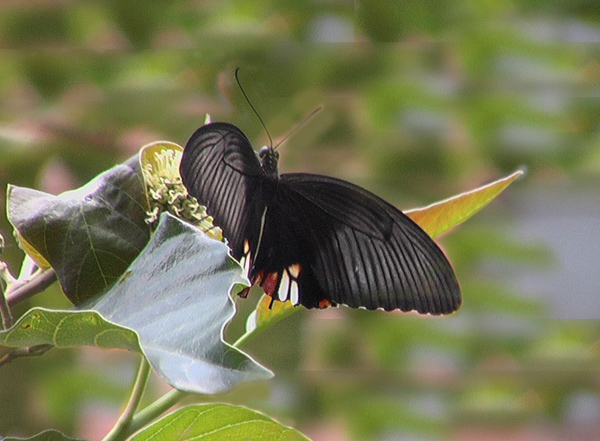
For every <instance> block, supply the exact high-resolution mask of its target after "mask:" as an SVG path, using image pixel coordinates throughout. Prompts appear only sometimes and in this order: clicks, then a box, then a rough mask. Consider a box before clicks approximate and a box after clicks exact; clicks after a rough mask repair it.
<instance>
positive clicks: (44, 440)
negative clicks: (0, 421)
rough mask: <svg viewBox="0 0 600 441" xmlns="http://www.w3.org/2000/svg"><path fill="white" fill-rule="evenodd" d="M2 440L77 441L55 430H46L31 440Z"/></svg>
mask: <svg viewBox="0 0 600 441" xmlns="http://www.w3.org/2000/svg"><path fill="white" fill-rule="evenodd" d="M2 439H3V440H4V441H78V440H77V439H76V438H70V437H68V436H66V435H64V434H62V433H60V432H59V431H57V430H46V431H44V432H41V433H38V434H37V435H34V436H32V437H31V438H16V437H10V436H9V437H7V438H2Z"/></svg>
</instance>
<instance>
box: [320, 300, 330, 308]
mask: <svg viewBox="0 0 600 441" xmlns="http://www.w3.org/2000/svg"><path fill="white" fill-rule="evenodd" d="M331 305H332V303H331V302H330V301H329V300H327V299H322V300H321V301H319V308H320V309H325V308H328V307H329V306H331Z"/></svg>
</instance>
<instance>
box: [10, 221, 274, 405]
mask: <svg viewBox="0 0 600 441" xmlns="http://www.w3.org/2000/svg"><path fill="white" fill-rule="evenodd" d="M242 283H247V280H246V279H245V278H244V277H243V276H242V268H241V267H240V266H239V265H238V264H237V263H236V262H235V261H234V260H233V259H231V257H230V256H229V249H228V248H227V245H225V244H224V243H222V242H219V241H217V240H214V239H210V238H209V237H208V236H206V235H205V234H204V233H202V232H201V231H200V230H198V229H197V228H195V227H193V226H191V225H189V224H186V223H184V222H183V221H181V220H179V219H177V218H175V217H173V216H171V215H170V214H166V213H165V214H163V215H162V216H161V220H160V222H159V226H158V228H157V230H156V233H155V234H154V235H153V237H152V239H151V241H150V242H149V243H148V246H147V247H146V248H145V249H144V250H143V251H142V253H141V254H140V255H139V257H138V258H137V259H136V260H135V261H134V262H133V263H132V264H131V266H130V267H129V269H128V270H127V271H126V272H125V273H124V274H123V276H122V277H121V279H120V280H119V281H118V282H117V283H116V284H115V285H114V286H113V287H111V288H110V289H109V290H108V291H107V292H106V293H105V294H103V295H99V296H96V297H94V298H93V299H91V300H89V301H88V302H86V303H85V304H83V305H80V306H79V307H78V310H71V311H50V310H47V309H42V308H35V309H33V310H30V311H29V312H27V313H26V314H25V315H24V316H23V317H22V318H21V319H19V320H18V321H17V323H15V324H14V325H13V326H12V327H11V328H10V329H8V330H6V331H2V332H0V346H5V347H12V348H22V347H23V348H27V347H32V346H33V347H35V346H41V345H53V346H56V347H74V346H82V345H91V346H98V347H101V348H121V349H128V350H131V351H136V352H143V353H144V354H145V355H146V356H147V357H148V360H149V361H150V363H151V364H152V366H153V367H154V368H155V369H156V371H157V372H158V374H159V375H160V376H161V377H162V378H164V379H165V381H167V382H168V383H169V384H171V385H172V386H173V387H175V388H177V389H179V390H182V391H187V392H193V393H202V394H216V393H223V392H227V391H229V390H231V389H232V388H234V387H235V386H236V385H238V384H239V383H242V382H247V381H255V380H262V379H267V378H271V377H272V376H273V374H272V372H271V371H269V370H268V369H266V368H264V367H262V366H261V365H259V364H258V363H256V362H255V361H254V360H253V359H252V358H250V357H249V356H248V355H246V354H245V353H243V352H241V351H239V350H237V349H236V348H234V347H232V346H231V345H229V344H228V343H226V342H225V341H224V340H223V330H224V327H225V325H226V324H227V323H228V322H229V321H230V320H231V318H232V317H233V315H234V313H235V308H234V303H233V301H232V300H231V297H230V296H229V292H230V290H231V289H237V288H238V285H237V284H242ZM134 331H135V332H134ZM138 336H139V340H138Z"/></svg>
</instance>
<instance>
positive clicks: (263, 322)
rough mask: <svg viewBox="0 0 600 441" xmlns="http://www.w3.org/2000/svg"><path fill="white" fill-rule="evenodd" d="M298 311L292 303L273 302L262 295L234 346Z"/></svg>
mask: <svg viewBox="0 0 600 441" xmlns="http://www.w3.org/2000/svg"><path fill="white" fill-rule="evenodd" d="M298 310H299V308H298V307H297V306H294V304H293V303H292V302H273V299H272V298H271V296H268V295H263V296H262V297H261V299H260V300H259V302H258V305H257V306H256V309H255V310H254V311H252V313H251V314H250V315H249V316H248V319H247V321H246V332H245V333H244V335H242V336H241V337H240V338H239V339H238V341H236V342H235V346H241V345H243V344H244V343H246V341H248V340H250V338H252V337H254V336H255V335H257V334H258V333H260V332H262V331H264V330H265V329H267V328H269V327H270V326H273V325H274V324H275V323H277V322H278V321H280V320H283V319H284V318H286V317H288V316H290V315H292V314H293V313H294V312H296V311H298Z"/></svg>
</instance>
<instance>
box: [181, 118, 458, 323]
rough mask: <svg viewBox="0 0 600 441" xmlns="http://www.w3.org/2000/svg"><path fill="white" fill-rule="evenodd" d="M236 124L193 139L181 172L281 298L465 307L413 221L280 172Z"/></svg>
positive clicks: (440, 258)
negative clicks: (254, 146) (256, 148)
mask: <svg viewBox="0 0 600 441" xmlns="http://www.w3.org/2000/svg"><path fill="white" fill-rule="evenodd" d="M278 156H279V155H278V152H277V151H276V150H274V149H273V148H271V147H263V149H261V151H260V153H258V154H257V153H256V152H255V151H254V150H253V148H252V145H251V143H250V141H249V140H248V139H247V138H246V136H245V135H244V134H243V133H242V132H241V131H240V130H239V129H238V128H237V127H235V126H233V125H231V124H228V123H212V124H207V125H205V126H202V127H200V128H199V129H198V130H197V131H196V132H195V133H194V134H193V135H192V137H191V138H190V140H189V141H188V143H187V145H186V147H185V150H184V154H183V158H182V161H181V167H180V172H181V176H182V179H183V183H184V185H185V186H186V188H187V189H188V191H189V193H190V194H191V195H192V196H194V197H196V198H197V199H198V201H199V202H200V203H201V204H203V205H205V206H206V207H207V211H208V213H209V214H211V215H212V216H213V217H214V221H215V224H216V225H219V226H220V227H221V228H222V230H223V233H224V236H225V237H226V238H227V239H228V244H229V246H230V248H231V251H232V256H233V257H234V258H236V259H238V260H239V261H240V263H241V264H242V265H243V266H244V267H245V269H246V271H247V272H248V276H249V278H250V280H251V281H252V282H253V283H256V284H258V285H260V286H261V287H262V288H263V289H264V291H265V293H267V294H268V295H271V296H272V298H273V300H280V301H288V300H289V301H291V302H292V303H294V304H302V305H303V306H305V307H307V308H323V307H326V306H331V305H336V304H345V305H348V306H350V307H354V308H358V307H363V308H366V309H384V310H394V309H400V310H403V311H410V310H415V311H417V312H420V313H431V314H445V313H450V312H452V311H454V310H456V309H457V308H458V307H459V305H460V290H459V287H458V283H457V281H456V278H455V276H454V272H453V270H452V267H451V266H450V263H449V262H448V260H447V259H446V257H445V256H444V254H443V252H442V251H441V250H440V249H439V248H438V246H437V245H436V244H435V243H434V242H433V240H432V239H431V238H430V237H429V236H428V235H427V234H426V233H425V232H424V231H423V230H421V228H420V227H419V226H417V225H416V224H415V223H414V222H413V221H412V220H410V219H409V218H408V217H407V216H406V215H404V214H403V213H402V212H400V211H399V210H397V209H396V208H395V207H393V206H392V205H390V204H388V203H387V202H385V201H384V200H383V199H381V198H379V197H378V196H376V195H374V194H372V193H370V192H369V191H367V190H365V189H363V188H361V187H359V186H357V185H354V184H351V183H349V182H346V181H343V180H340V179H336V178H332V177H327V176H321V175H314V174H308V173H289V174H282V175H280V174H279V172H278V166H277V161H278Z"/></svg>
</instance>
